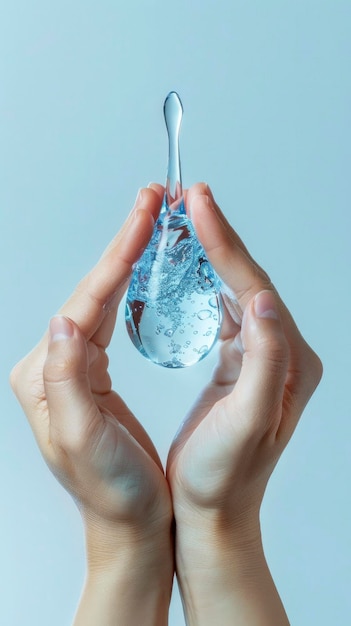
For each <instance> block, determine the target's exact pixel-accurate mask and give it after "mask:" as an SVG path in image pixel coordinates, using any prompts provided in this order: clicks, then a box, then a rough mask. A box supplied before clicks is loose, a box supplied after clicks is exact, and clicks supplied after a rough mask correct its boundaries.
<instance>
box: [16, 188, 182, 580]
mask: <svg viewBox="0 0 351 626" xmlns="http://www.w3.org/2000/svg"><path fill="white" fill-rule="evenodd" d="M161 200H162V191H161V195H160V193H158V191H157V187H156V190H154V189H143V190H142V192H141V194H139V196H138V198H137V201H136V205H135V207H134V210H133V211H132V213H131V215H130V216H129V218H128V220H127V222H126V224H125V225H124V227H123V228H122V230H121V231H120V233H119V234H118V235H117V236H116V238H115V239H114V240H113V241H112V243H111V244H110V246H109V247H108V249H107V250H106V252H105V254H104V255H103V256H102V258H101V259H100V261H99V263H98V264H97V265H96V267H95V268H94V269H93V270H92V271H91V272H90V273H89V274H88V275H87V276H86V277H85V278H84V279H83V280H82V281H81V282H80V283H79V285H78V286H77V288H76V290H75V292H74V293H73V295H72V296H71V298H70V299H69V300H68V302H66V304H65V305H64V306H63V307H62V308H61V310H60V312H59V313H60V317H55V318H53V320H52V321H51V324H50V332H49V333H46V334H45V335H44V337H43V339H42V340H41V341H40V343H39V345H38V346H37V347H36V348H35V349H34V350H33V351H32V352H31V353H30V354H29V355H28V356H26V357H25V358H24V359H23V360H22V361H21V362H20V363H18V364H17V366H16V367H15V368H14V370H13V372H12V375H11V382H12V386H13V388H14V391H15V393H16V395H17V397H18V399H19V400H20V402H21V404H22V406H23V409H24V411H25V413H26V414H27V417H28V419H29V422H30V424H31V427H32V429H33V432H34V435H35V437H36V439H37V442H38V445H39V448H40V450H41V452H42V455H43V457H44V459H45V460H46V462H47V464H48V465H49V467H50V469H51V470H52V472H53V473H54V474H55V475H56V477H57V478H58V480H59V481H60V482H61V483H62V484H63V486H64V487H65V488H66V489H67V490H68V491H69V492H70V493H71V495H72V496H73V498H74V500H75V501H76V503H77V505H78V507H79V509H80V512H81V514H82V517H83V520H84V523H85V527H86V532H87V537H88V559H90V562H91V563H92V562H93V561H94V559H96V558H97V559H99V558H100V557H104V555H105V556H106V557H107V558H109V555H113V554H114V553H115V552H116V551H118V550H117V548H118V547H120V546H123V545H124V544H125V545H126V546H127V548H128V542H129V543H130V542H131V543H133V541H134V542H135V543H138V544H140V543H141V540H143V541H144V540H145V541H146V542H150V544H151V543H152V542H153V543H154V544H156V543H157V544H159V543H160V538H162V541H163V544H164V546H163V547H164V550H165V549H166V548H165V546H167V549H168V551H169V555H168V557H169V564H170V565H169V568H168V569H169V570H171V568H172V558H173V557H172V553H171V541H170V527H171V521H172V516H173V511H172V504H171V499H170V494H169V488H168V484H167V481H166V479H165V476H164V472H163V468H162V465H161V461H160V459H159V456H158V454H157V452H156V450H155V447H154V445H153V443H152V441H151V440H150V438H149V436H148V435H147V433H146V432H145V430H144V429H143V427H142V426H141V424H140V423H139V422H138V421H137V419H136V418H135V416H134V415H133V414H132V412H131V411H130V410H129V409H128V407H127V406H126V405H125V403H124V402H123V400H122V398H121V397H120V396H119V395H118V394H117V393H116V392H115V391H113V390H112V384H111V379H110V377H109V374H108V371H107V367H108V357H107V355H106V348H107V346H108V344H109V342H110V339H111V336H112V332H113V329H114V325H115V320H116V314H117V309H118V305H119V303H120V300H121V298H122V295H123V293H124V290H125V287H126V284H127V280H128V278H129V275H130V272H131V269H132V264H133V263H134V262H135V261H136V259H137V257H138V256H139V255H140V252H141V250H142V248H144V247H145V245H146V244H147V242H148V240H149V238H150V236H151V233H152V229H153V224H154V220H155V218H157V215H158V211H159V208H160V205H161ZM120 358H122V355H120ZM123 542H124V543H123ZM144 543H145V542H144ZM111 546H114V547H115V548H116V550H114V549H113V548H112V549H111ZM105 548H106V549H105ZM160 550H161V551H162V546H161V547H160ZM100 565H101V563H99V566H100Z"/></svg>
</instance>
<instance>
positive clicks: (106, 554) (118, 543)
mask: <svg viewBox="0 0 351 626" xmlns="http://www.w3.org/2000/svg"><path fill="white" fill-rule="evenodd" d="M84 525H85V538H86V554H87V566H88V572H90V573H91V575H94V573H95V572H97V573H99V572H100V571H104V572H106V571H111V572H115V571H116V570H117V571H118V569H120V567H121V563H125V564H126V565H128V567H129V568H131V569H133V570H134V573H135V575H137V574H138V570H139V569H140V570H141V571H142V572H143V571H144V570H145V569H147V568H154V567H155V568H156V569H157V571H159V569H162V568H164V569H165V570H166V571H168V570H169V568H170V564H171V566H172V571H173V561H174V558H173V532H172V518H171V517H170V516H169V517H167V518H164V519H162V520H158V521H157V522H155V523H154V524H148V525H146V526H144V525H140V524H132V523H130V522H127V521H126V522H124V523H116V522H115V521H108V520H103V521H101V520H100V519H96V518H92V517H89V518H87V517H85V518H84Z"/></svg>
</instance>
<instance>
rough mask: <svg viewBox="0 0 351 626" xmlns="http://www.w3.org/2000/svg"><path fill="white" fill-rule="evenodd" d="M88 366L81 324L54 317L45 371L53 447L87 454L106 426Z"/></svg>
mask: <svg viewBox="0 0 351 626" xmlns="http://www.w3.org/2000/svg"><path fill="white" fill-rule="evenodd" d="M88 367H89V360H88V350H87V345H86V342H85V339H84V337H83V335H82V333H81V332H80V330H79V328H78V326H76V325H75V324H74V323H73V322H72V321H71V320H69V319H67V318H65V317H61V316H57V317H54V318H53V319H52V320H51V322H50V333H49V346H48V355H47V358H46V361H45V364H44V370H43V378H44V387H45V395H46V400H47V405H48V412H49V436H50V442H51V444H52V445H53V447H54V449H55V448H56V449H57V450H59V449H61V450H64V451H65V452H66V453H78V452H79V453H84V450H85V449H87V447H89V443H90V444H91V441H92V439H94V437H97V436H98V433H99V431H100V430H101V428H102V427H103V418H102V416H101V414H100V411H99V410H98V408H97V406H96V403H95V401H94V398H93V395H92V392H91V389H90V382H89V377H88Z"/></svg>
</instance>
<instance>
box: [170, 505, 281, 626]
mask: <svg viewBox="0 0 351 626" xmlns="http://www.w3.org/2000/svg"><path fill="white" fill-rule="evenodd" d="M176 573H177V578H178V583H179V587H180V591H181V595H182V600H183V606H184V610H185V614H186V618H187V624H189V626H198V625H200V624H201V626H210V625H211V626H212V624H213V623H216V621H218V616H219V615H220V618H221V619H220V621H221V625H222V626H227V625H228V626H229V625H232V624H233V619H234V620H235V623H236V624H238V626H244V625H245V626H246V625H247V624H250V625H252V626H256V624H257V626H271V625H272V624H279V626H287V625H288V623H289V622H288V620H287V617H286V614H285V611H284V607H283V605H282V603H281V600H280V598H279V595H278V593H277V590H276V588H275V585H274V582H273V580H272V577H271V575H270V571H269V569H268V566H267V562H266V559H265V556H264V551H263V545H262V539H261V530H260V523H259V515H258V513H257V515H256V514H255V515H254V514H252V515H250V516H246V515H243V516H242V517H241V519H240V520H239V519H238V517H236V519H235V520H234V519H230V518H228V517H227V516H226V515H224V514H223V513H221V514H220V513H219V512H218V511H216V512H214V511H206V512H204V511H201V513H200V512H199V511H196V512H193V514H192V516H189V515H186V516H185V517H184V516H179V515H178V518H176Z"/></svg>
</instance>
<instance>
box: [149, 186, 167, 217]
mask: <svg viewBox="0 0 351 626" xmlns="http://www.w3.org/2000/svg"><path fill="white" fill-rule="evenodd" d="M148 189H153V190H154V191H156V193H157V195H158V197H159V199H160V200H161V202H162V201H163V198H164V195H165V188H164V186H163V185H160V184H159V183H149V184H148ZM155 219H156V218H155Z"/></svg>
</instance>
